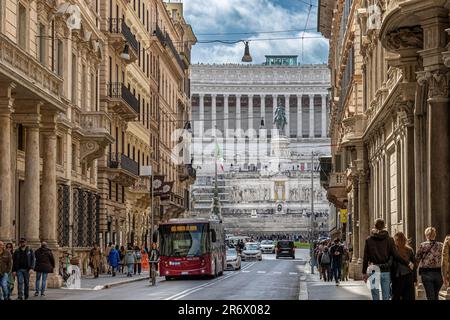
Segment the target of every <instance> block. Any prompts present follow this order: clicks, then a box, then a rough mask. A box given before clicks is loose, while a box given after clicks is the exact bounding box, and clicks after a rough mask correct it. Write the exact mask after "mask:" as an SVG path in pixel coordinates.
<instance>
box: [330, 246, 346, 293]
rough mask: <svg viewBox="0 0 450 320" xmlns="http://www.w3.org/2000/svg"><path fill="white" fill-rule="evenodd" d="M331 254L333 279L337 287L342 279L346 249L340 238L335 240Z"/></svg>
mask: <svg viewBox="0 0 450 320" xmlns="http://www.w3.org/2000/svg"><path fill="white" fill-rule="evenodd" d="M330 254H331V269H332V271H333V278H334V279H335V281H336V286H338V285H339V280H340V279H341V266H342V256H343V255H344V247H343V246H342V245H341V240H340V239H339V238H337V239H335V240H334V244H333V245H332V246H331V248H330Z"/></svg>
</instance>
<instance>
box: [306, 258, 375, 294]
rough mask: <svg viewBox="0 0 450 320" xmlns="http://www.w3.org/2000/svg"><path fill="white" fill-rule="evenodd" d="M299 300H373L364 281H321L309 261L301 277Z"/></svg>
mask: <svg viewBox="0 0 450 320" xmlns="http://www.w3.org/2000/svg"><path fill="white" fill-rule="evenodd" d="M299 300H371V294H370V290H369V289H368V288H367V286H366V284H365V283H364V281H353V280H350V281H344V282H341V283H340V284H339V286H336V284H335V282H324V281H323V280H320V277H319V273H318V270H317V269H316V268H314V274H311V266H310V264H309V261H308V262H307V263H306V265H305V268H304V273H303V274H302V275H301V276H300V293H299Z"/></svg>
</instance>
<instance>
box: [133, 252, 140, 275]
mask: <svg viewBox="0 0 450 320" xmlns="http://www.w3.org/2000/svg"><path fill="white" fill-rule="evenodd" d="M134 257H135V260H134V274H136V272H137V273H138V274H139V275H141V272H142V252H141V249H140V248H139V247H138V246H136V247H135V248H134Z"/></svg>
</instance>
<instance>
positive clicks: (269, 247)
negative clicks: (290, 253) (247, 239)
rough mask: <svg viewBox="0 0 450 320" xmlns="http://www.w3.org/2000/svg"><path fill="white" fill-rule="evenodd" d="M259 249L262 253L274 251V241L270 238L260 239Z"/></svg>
mask: <svg viewBox="0 0 450 320" xmlns="http://www.w3.org/2000/svg"><path fill="white" fill-rule="evenodd" d="M261 251H262V252H263V253H275V242H274V241H272V240H263V241H261Z"/></svg>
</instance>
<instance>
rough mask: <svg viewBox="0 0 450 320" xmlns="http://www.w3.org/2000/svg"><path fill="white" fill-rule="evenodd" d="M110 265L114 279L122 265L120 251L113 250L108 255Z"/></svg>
mask: <svg viewBox="0 0 450 320" xmlns="http://www.w3.org/2000/svg"><path fill="white" fill-rule="evenodd" d="M108 264H109V265H110V266H111V274H112V276H113V277H115V276H116V271H117V270H118V268H119V264H120V255H119V251H117V249H116V248H114V247H113V248H111V250H110V251H109V255H108Z"/></svg>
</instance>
